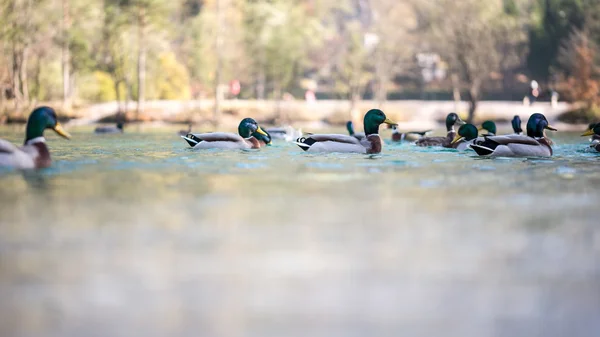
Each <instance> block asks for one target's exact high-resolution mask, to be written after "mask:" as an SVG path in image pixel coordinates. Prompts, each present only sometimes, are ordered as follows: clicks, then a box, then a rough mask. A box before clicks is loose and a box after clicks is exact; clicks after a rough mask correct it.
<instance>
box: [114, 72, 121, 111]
mask: <svg viewBox="0 0 600 337" xmlns="http://www.w3.org/2000/svg"><path fill="white" fill-rule="evenodd" d="M119 84H121V81H119V80H115V98H116V100H117V113H118V114H119V113H121V112H123V109H121V92H120V90H119Z"/></svg>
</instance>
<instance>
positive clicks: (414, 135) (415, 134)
mask: <svg viewBox="0 0 600 337" xmlns="http://www.w3.org/2000/svg"><path fill="white" fill-rule="evenodd" d="M429 132H431V130H427V131H409V132H400V131H399V130H398V125H392V141H394V142H403V141H409V142H414V141H417V140H419V139H421V138H423V137H425V135H426V134H428V133H429Z"/></svg>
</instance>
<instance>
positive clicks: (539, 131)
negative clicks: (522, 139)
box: [527, 113, 557, 138]
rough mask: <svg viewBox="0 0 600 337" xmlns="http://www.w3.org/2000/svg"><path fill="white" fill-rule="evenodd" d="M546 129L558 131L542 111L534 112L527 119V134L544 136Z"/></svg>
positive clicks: (536, 136) (538, 136) (535, 136)
mask: <svg viewBox="0 0 600 337" xmlns="http://www.w3.org/2000/svg"><path fill="white" fill-rule="evenodd" d="M544 130H552V131H557V130H556V129H555V128H554V127H553V126H552V125H550V123H548V120H547V119H546V116H544V115H542V114H540V113H534V114H533V115H531V117H529V121H527V135H528V136H529V137H534V138H542V137H544Z"/></svg>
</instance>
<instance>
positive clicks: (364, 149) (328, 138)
mask: <svg viewBox="0 0 600 337" xmlns="http://www.w3.org/2000/svg"><path fill="white" fill-rule="evenodd" d="M384 123H385V124H388V125H393V124H396V123H395V122H393V121H392V120H390V119H389V118H387V116H386V115H385V113H383V111H381V110H380V109H371V110H369V111H367V113H366V114H365V117H364V119H363V124H364V128H365V135H366V136H365V138H364V139H363V140H358V139H357V138H356V137H353V136H349V135H338V134H317V135H310V136H308V137H301V138H298V139H296V141H295V144H296V145H298V146H299V147H300V148H301V149H302V150H304V151H306V152H348V153H367V154H377V153H380V152H381V149H382V147H383V141H382V139H381V137H380V136H379V126H380V125H381V124H384Z"/></svg>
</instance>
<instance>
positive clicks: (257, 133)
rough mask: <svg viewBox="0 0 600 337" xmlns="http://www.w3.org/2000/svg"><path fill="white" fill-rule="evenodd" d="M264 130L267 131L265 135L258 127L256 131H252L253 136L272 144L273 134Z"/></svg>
mask: <svg viewBox="0 0 600 337" xmlns="http://www.w3.org/2000/svg"><path fill="white" fill-rule="evenodd" d="M261 130H262V129H261ZM262 131H263V132H264V133H265V134H264V135H263V134H262V133H260V132H258V129H257V130H256V131H255V132H253V133H252V137H254V138H256V139H258V140H260V141H263V142H264V143H265V144H267V145H272V144H271V140H272V139H271V135H270V134H269V133H268V132H267V131H265V130H262Z"/></svg>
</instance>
